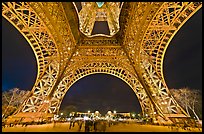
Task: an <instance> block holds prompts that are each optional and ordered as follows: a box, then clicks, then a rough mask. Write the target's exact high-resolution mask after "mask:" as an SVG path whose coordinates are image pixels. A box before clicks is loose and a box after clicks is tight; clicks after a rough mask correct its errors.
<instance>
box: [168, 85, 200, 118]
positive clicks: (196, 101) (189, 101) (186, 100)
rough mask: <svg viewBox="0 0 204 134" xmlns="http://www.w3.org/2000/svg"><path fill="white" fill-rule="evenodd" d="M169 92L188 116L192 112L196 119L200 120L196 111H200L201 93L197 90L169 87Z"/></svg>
mask: <svg viewBox="0 0 204 134" xmlns="http://www.w3.org/2000/svg"><path fill="white" fill-rule="evenodd" d="M170 92H171V94H172V95H173V97H174V98H175V100H176V101H177V102H178V103H179V104H180V105H181V107H183V108H184V109H185V110H186V112H187V114H188V115H189V116H190V115H191V113H193V115H194V116H195V117H196V119H197V120H200V119H199V116H198V114H197V113H202V111H201V110H202V95H201V92H200V91H199V90H195V89H189V88H181V89H170Z"/></svg>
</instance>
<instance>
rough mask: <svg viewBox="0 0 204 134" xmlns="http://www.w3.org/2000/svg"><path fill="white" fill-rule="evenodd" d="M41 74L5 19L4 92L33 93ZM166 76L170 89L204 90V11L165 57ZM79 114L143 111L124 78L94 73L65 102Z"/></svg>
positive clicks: (185, 27)
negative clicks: (28, 91)
mask: <svg viewBox="0 0 204 134" xmlns="http://www.w3.org/2000/svg"><path fill="white" fill-rule="evenodd" d="M36 75H37V63H36V60H35V56H34V53H33V51H32V49H31V47H30V46H29V44H28V43H27V41H26V40H25V39H24V37H23V36H22V35H21V34H20V33H19V32H18V31H17V30H16V29H15V28H14V27H13V26H12V25H11V24H10V23H9V22H7V20H6V19H4V18H3V17H2V91H6V90H9V89H11V88H15V87H18V88H20V89H24V90H31V89H32V86H33V84H34V83H35V79H36ZM164 77H165V80H166V84H167V85H168V87H169V88H182V87H189V88H191V89H199V90H201V91H202V82H201V80H202V9H200V10H199V11H198V12H197V13H196V14H195V15H193V17H192V18H191V19H190V20H188V21H187V22H186V24H184V26H183V27H182V28H181V29H180V30H179V31H178V33H177V34H176V36H175V37H174V38H173V40H172V41H171V42H170V45H169V47H168V49H167V51H166V54H165V60H164ZM66 105H75V106H76V107H77V110H78V111H85V112H86V111H87V110H91V111H92V112H93V111H95V110H99V111H100V112H101V113H105V112H107V111H108V110H116V111H117V112H140V111H141V108H140V105H139V102H138V99H137V97H136V95H135V94H134V92H133V91H132V90H131V88H130V87H129V86H128V85H127V84H126V83H125V82H124V81H122V80H121V79H119V78H117V77H114V76H112V75H107V74H93V75H89V76H86V77H84V78H82V79H80V80H79V81H77V82H76V83H75V84H74V85H72V87H71V88H70V89H69V91H68V92H67V94H66V95H65V98H64V100H63V103H62V108H63V107H64V106H66Z"/></svg>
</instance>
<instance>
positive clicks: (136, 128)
mask: <svg viewBox="0 0 204 134" xmlns="http://www.w3.org/2000/svg"><path fill="white" fill-rule="evenodd" d="M190 129H191V130H183V129H181V128H179V129H177V128H176V127H174V128H173V129H172V128H170V127H168V126H156V125H140V124H118V125H113V126H111V127H108V126H107V127H106V132H202V128H200V129H198V128H190ZM84 131H85V130H84V125H83V126H82V129H81V131H80V132H84ZM2 132H79V127H78V125H77V124H76V125H75V127H73V128H72V129H69V123H56V124H55V126H54V124H53V123H52V124H43V125H28V126H27V127H22V126H20V125H17V126H14V127H6V128H2Z"/></svg>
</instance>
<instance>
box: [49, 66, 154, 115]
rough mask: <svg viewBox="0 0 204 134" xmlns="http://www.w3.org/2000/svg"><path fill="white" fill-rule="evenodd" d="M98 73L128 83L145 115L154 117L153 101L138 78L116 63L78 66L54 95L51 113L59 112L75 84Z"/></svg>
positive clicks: (50, 107) (69, 73) (65, 78)
mask: <svg viewBox="0 0 204 134" xmlns="http://www.w3.org/2000/svg"><path fill="white" fill-rule="evenodd" d="M96 73H105V74H110V75H113V76H116V77H118V78H119V79H121V80H123V81H124V82H126V83H127V84H128V85H129V86H130V87H131V89H132V90H133V91H134V92H135V95H136V96H137V98H138V100H139V102H140V105H141V108H142V112H143V114H145V113H147V114H149V115H150V116H153V113H154V109H153V106H152V104H151V101H150V100H149V97H148V96H147V94H146V92H145V90H144V89H143V87H142V85H141V84H140V82H139V81H138V80H137V77H136V76H135V75H134V74H132V73H130V71H128V70H127V69H124V68H122V67H118V66H116V65H115V64H114V63H107V62H90V63H85V64H82V65H80V66H78V67H77V69H76V70H72V71H71V72H68V73H67V74H66V76H65V77H64V78H63V79H62V81H61V82H60V83H59V85H58V87H57V89H56V90H55V92H54V93H53V96H52V98H51V104H50V106H49V112H50V113H57V112H58V111H59V108H60V105H61V102H62V100H63V98H64V96H65V94H66V93H67V91H68V90H69V89H70V87H71V86H72V85H73V84H74V83H75V82H77V81H78V80H79V79H81V78H83V77H85V76H88V75H90V74H96Z"/></svg>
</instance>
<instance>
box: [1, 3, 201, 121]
mask: <svg viewBox="0 0 204 134" xmlns="http://www.w3.org/2000/svg"><path fill="white" fill-rule="evenodd" d="M94 4H96V3H94ZM85 5H86V4H85ZM85 5H84V6H85ZM106 5H107V3H106ZM116 5H117V4H116ZM102 7H103V6H102ZM104 7H105V5H104ZM201 7H202V2H124V3H123V6H122V8H121V9H120V10H114V11H112V10H111V11H112V12H113V14H118V15H119V14H120V16H119V17H120V18H119V23H120V30H119V31H118V33H117V34H116V35H114V36H112V37H104V36H97V37H90V36H89V37H86V36H85V35H84V34H81V30H80V26H79V24H80V25H81V26H83V25H85V24H86V23H85V22H83V21H80V20H79V19H80V17H79V18H78V17H77V16H78V12H77V11H76V10H75V5H74V4H73V3H72V2H3V3H2V16H3V17H5V18H6V19H7V20H8V21H9V22H10V23H12V24H13V25H14V26H15V27H16V28H17V29H18V30H19V32H20V33H21V34H22V35H23V36H24V37H25V38H26V40H27V41H28V43H29V44H30V46H31V47H32V49H33V51H34V53H35V56H36V60H37V64H38V75H37V79H36V82H35V84H34V86H33V89H32V91H31V94H30V95H29V97H28V98H27V99H26V100H25V102H24V103H23V104H22V105H21V107H19V109H18V110H17V111H16V112H15V113H14V114H13V116H18V115H21V116H22V115H23V114H22V113H26V114H27V113H30V115H32V113H35V112H38V113H51V114H56V113H58V111H59V108H60V105H61V102H62V99H63V97H64V96H65V94H66V92H67V91H68V90H69V88H70V87H71V86H72V85H73V84H74V83H75V82H76V81H78V80H79V79H81V78H83V77H85V76H87V75H90V74H94V73H106V74H110V75H114V76H116V77H118V78H120V79H122V80H124V81H125V82H126V83H127V84H128V85H129V86H130V87H131V88H132V90H133V91H134V92H135V94H136V96H137V97H138V100H139V102H140V105H141V108H142V112H143V115H144V116H146V115H148V116H149V117H150V118H152V119H153V121H161V119H162V120H163V121H166V122H169V123H171V120H172V118H170V117H174V118H176V117H187V116H188V115H187V114H186V112H185V111H184V110H183V109H182V108H181V107H180V106H179V105H178V104H177V102H176V101H175V100H174V98H173V97H172V95H171V94H170V92H169V90H168V87H167V85H166V83H165V79H164V76H163V70H162V68H163V60H164V55H165V52H166V49H167V47H168V45H169V43H170V41H171V40H172V38H173V37H174V35H175V34H176V33H177V31H178V30H179V29H180V28H181V26H182V25H183V24H184V23H185V22H186V21H187V20H188V19H189V18H190V17H191V16H192V15H193V14H194V13H195V12H196V11H198V10H199V9H200V8H201ZM101 9H103V8H101ZM93 10H94V11H95V9H93ZM82 12H84V11H83V8H82V11H81V15H82V16H83V19H84V20H86V19H90V18H89V17H88V18H86V16H90V15H92V13H93V12H92V8H89V11H88V12H85V13H84V14H82ZM79 15H80V13H79ZM116 16H117V15H116ZM115 18H117V17H115ZM98 19H101V18H100V16H99V18H98ZM91 21H94V20H90V22H91ZM112 22H113V21H112ZM87 24H88V23H87ZM113 25H117V26H119V24H113ZM83 30H85V31H86V30H87V29H86V27H84V29H83ZM83 30H82V31H83ZM88 35H89V34H88Z"/></svg>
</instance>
